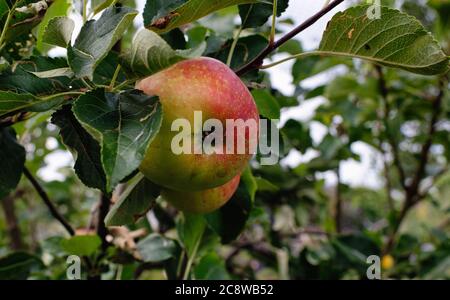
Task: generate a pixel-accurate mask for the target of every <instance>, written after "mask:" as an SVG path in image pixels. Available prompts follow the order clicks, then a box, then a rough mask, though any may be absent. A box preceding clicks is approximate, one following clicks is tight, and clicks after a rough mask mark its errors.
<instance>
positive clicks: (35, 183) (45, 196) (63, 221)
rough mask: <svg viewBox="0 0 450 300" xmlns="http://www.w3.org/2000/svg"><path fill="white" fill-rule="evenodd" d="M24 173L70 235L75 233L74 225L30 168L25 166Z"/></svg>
mask: <svg viewBox="0 0 450 300" xmlns="http://www.w3.org/2000/svg"><path fill="white" fill-rule="evenodd" d="M23 174H24V175H25V177H27V179H28V180H29V181H30V183H31V185H33V187H34V189H35V190H36V192H37V193H38V194H39V196H40V197H41V199H42V200H43V201H44V203H45V205H46V206H47V207H48V209H49V210H50V213H51V214H52V216H53V217H54V218H55V219H56V220H58V221H59V223H61V225H62V226H63V227H64V228H65V229H66V230H67V232H68V233H69V234H70V235H72V236H73V235H75V230H74V229H73V228H72V226H71V225H70V224H69V222H67V220H66V219H65V218H64V217H63V216H62V215H61V214H60V213H59V212H58V210H57V209H56V207H55V205H54V204H53V202H52V201H51V200H50V198H49V197H48V194H47V193H46V192H45V190H44V188H43V187H42V186H41V184H40V183H39V182H38V181H37V179H36V178H34V176H33V175H32V174H31V172H30V170H28V169H27V168H26V167H24V168H23Z"/></svg>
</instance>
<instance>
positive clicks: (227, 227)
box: [205, 169, 258, 244]
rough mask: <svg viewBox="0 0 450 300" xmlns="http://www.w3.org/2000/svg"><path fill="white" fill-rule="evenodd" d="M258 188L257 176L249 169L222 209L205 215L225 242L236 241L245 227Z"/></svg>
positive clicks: (209, 223)
mask: <svg viewBox="0 0 450 300" xmlns="http://www.w3.org/2000/svg"><path fill="white" fill-rule="evenodd" d="M257 189H258V185H257V183H256V181H255V178H254V177H253V175H252V174H251V172H250V170H249V169H247V170H246V171H245V172H244V173H243V174H242V176H241V182H240V183H239V187H238V189H237V191H236V193H235V194H234V195H233V197H232V198H231V199H230V201H228V202H227V204H225V205H224V206H223V207H222V208H221V209H220V210H218V211H215V212H213V213H211V214H208V215H206V216H205V218H206V221H207V222H208V226H209V227H211V228H212V229H213V230H214V231H215V232H216V233H217V234H218V235H219V236H220V238H221V241H222V243H223V244H227V243H230V242H232V241H234V240H235V239H236V238H237V237H238V236H239V234H240V233H241V232H242V230H243V229H244V228H245V225H246V223H247V220H248V218H249V216H250V212H251V210H252V208H253V202H254V197H255V193H256V190H257ZM230 220H233V221H232V222H230Z"/></svg>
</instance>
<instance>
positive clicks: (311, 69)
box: [292, 52, 352, 84]
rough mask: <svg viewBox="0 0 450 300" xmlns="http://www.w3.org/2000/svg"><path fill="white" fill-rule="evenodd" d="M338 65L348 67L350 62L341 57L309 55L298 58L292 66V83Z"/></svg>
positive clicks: (297, 82)
mask: <svg viewBox="0 0 450 300" xmlns="http://www.w3.org/2000/svg"><path fill="white" fill-rule="evenodd" d="M297 53H298V52H297ZM338 65H347V66H349V67H350V66H351V65H352V63H351V61H349V60H348V59H345V58H343V57H322V56H310V57H305V58H301V59H298V60H297V61H296V62H295V63H294V65H293V66H292V77H293V78H294V80H293V83H294V84H299V83H300V82H301V81H302V80H305V79H307V78H309V77H312V76H315V75H318V74H320V73H322V72H325V71H328V70H330V69H331V68H333V67H336V66H338Z"/></svg>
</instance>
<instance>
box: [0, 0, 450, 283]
mask: <svg viewBox="0 0 450 300" xmlns="http://www.w3.org/2000/svg"><path fill="white" fill-rule="evenodd" d="M129 2H130V1H123V4H122V1H110V0H106V1H104V2H103V1H101V2H98V1H91V7H90V9H89V10H87V8H86V7H83V8H82V12H83V19H84V22H83V26H82V27H81V30H80V32H79V34H78V36H76V37H74V36H73V35H74V32H75V30H74V29H75V22H74V21H73V20H72V19H71V18H70V17H69V15H70V14H69V12H73V11H74V9H75V8H72V7H71V1H68V0H55V1H45V0H42V1H33V0H19V1H9V0H8V1H5V0H3V1H2V0H0V10H1V11H0V18H1V20H0V24H1V25H2V28H3V30H2V32H1V36H0V51H1V53H0V54H1V58H0V59H1V69H0V70H1V71H0V199H2V198H4V199H3V200H0V201H1V203H2V207H3V210H4V212H5V219H4V221H3V219H0V232H6V231H7V232H8V238H6V237H5V238H4V237H3V236H0V255H1V254H5V256H4V258H2V259H0V278H55V279H63V278H65V276H66V267H67V265H66V263H65V258H66V257H67V256H69V255H78V256H80V257H83V267H84V270H83V272H82V274H83V276H84V277H87V278H96V277H101V278H105V279H113V278H117V279H132V278H169V279H175V278H195V279H229V278H256V279H265V278H278V279H286V278H292V279H300V278H323V279H324V278H364V276H366V270H367V267H368V265H367V263H366V258H367V257H368V256H370V255H380V256H381V255H384V258H391V257H393V258H394V261H395V267H392V266H390V265H389V264H387V263H384V265H385V266H384V267H385V269H386V275H384V276H386V277H394V278H402V277H409V278H411V277H420V278H449V276H450V274H448V269H450V268H448V266H449V263H450V260H449V256H448V253H449V251H448V249H449V247H450V245H449V244H448V241H449V235H448V233H447V232H446V229H448V226H449V225H448V222H447V221H448V218H449V215H448V213H449V203H448V199H447V198H446V197H445V195H446V194H445V193H446V191H448V189H449V182H448V181H449V177H448V161H449V159H450V157H449V156H450V142H449V138H448V136H449V132H448V119H449V116H450V110H449V109H448V108H449V104H450V102H449V101H450V98H449V94H448V78H446V77H445V75H440V76H439V78H437V77H435V76H430V77H426V76H422V75H437V74H444V73H446V72H447V71H448V56H447V55H446V54H445V52H444V51H446V52H447V53H448V52H449V51H450V46H449V45H450V44H449V43H450V42H449V41H450V38H449V32H448V24H449V20H448V14H445V11H448V7H449V5H450V3H449V2H448V1H430V5H429V6H417V7H414V6H412V7H404V8H403V10H405V11H407V12H408V13H409V14H410V15H414V16H416V17H417V18H419V19H420V22H419V21H417V20H416V19H415V18H413V17H411V16H410V15H408V14H406V13H403V12H400V11H399V10H396V9H392V8H387V7H383V8H382V14H381V15H382V17H381V19H376V20H370V21H368V20H367V18H366V11H367V8H368V7H367V6H356V7H351V8H348V9H346V10H344V11H343V12H340V13H338V14H337V15H335V16H334V17H333V19H332V20H331V21H330V23H329V24H328V27H327V30H326V31H325V32H324V34H323V38H322V42H321V44H320V46H319V48H318V50H317V51H314V52H304V51H303V50H302V45H301V43H300V42H298V41H297V40H290V41H288V42H286V43H284V44H283V45H280V46H281V47H280V48H279V50H278V51H279V53H284V54H287V55H292V59H296V61H295V63H294V65H293V67H292V77H293V84H295V85H296V86H297V89H296V92H295V94H294V95H284V94H283V93H282V92H280V91H278V90H276V89H275V88H273V87H272V85H271V82H270V76H268V74H267V73H265V72H263V71H260V70H257V69H253V70H249V72H247V73H246V74H244V75H242V80H243V81H244V82H245V83H247V85H248V86H249V87H250V88H251V90H252V94H253V96H254V98H255V101H256V104H257V105H258V108H259V112H260V114H261V117H263V118H267V119H269V120H272V121H273V122H277V120H278V119H280V115H281V112H282V111H283V110H288V109H290V108H292V107H295V106H298V105H300V104H304V103H307V102H308V101H311V102H312V101H316V100H317V98H318V97H322V99H326V100H325V101H323V102H321V103H323V104H321V105H320V106H319V108H318V109H317V112H316V114H315V116H314V118H313V119H312V120H309V121H308V122H301V121H298V120H294V119H291V120H288V121H287V122H284V123H283V124H278V125H279V127H280V128H279V131H280V133H281V137H282V139H281V142H282V149H281V151H280V153H278V155H279V158H280V161H281V162H282V163H281V164H279V165H276V166H262V165H260V163H259V159H260V157H259V155H258V156H257V157H256V159H255V160H254V161H252V163H251V166H249V168H248V169H247V170H246V171H245V172H244V174H243V176H242V179H241V183H240V185H239V188H238V190H237V192H236V194H235V195H234V196H233V198H232V199H231V200H230V201H229V203H227V204H226V205H225V206H224V207H223V208H222V209H220V210H219V211H217V212H214V213H212V214H208V215H205V216H195V215H183V214H181V213H178V212H177V211H176V210H175V209H174V208H173V207H171V206H170V205H169V204H168V203H166V202H165V201H164V199H161V198H160V197H159V190H158V187H157V186H155V185H154V184H153V183H152V182H150V181H148V180H147V179H145V178H144V177H143V176H142V175H141V174H139V172H138V171H137V169H138V167H139V165H140V163H141V161H142V158H143V156H144V154H145V152H146V149H147V147H148V145H149V144H150V143H151V142H152V139H153V138H154V136H155V135H156V134H157V133H158V131H159V127H160V125H161V120H162V118H163V114H162V109H161V105H160V103H159V100H158V98H157V97H149V96H147V95H145V94H143V93H142V92H140V91H138V90H135V89H133V86H134V83H135V82H136V80H138V79H139V78H143V77H145V76H148V75H151V74H153V73H155V72H158V71H160V70H162V69H164V68H167V67H168V66H170V65H172V64H174V63H176V62H178V61H180V60H184V59H189V58H192V57H197V56H210V57H213V58H216V59H219V60H221V61H223V62H224V63H228V64H229V65H230V67H231V68H232V69H234V70H239V69H242V68H243V67H245V66H247V65H248V63H250V62H252V61H254V60H255V59H257V58H258V56H259V55H260V54H261V53H262V52H263V50H264V49H266V48H267V47H268V46H270V45H271V44H270V43H271V41H273V36H272V34H273V31H271V28H270V26H268V25H266V24H267V23H268V21H269V19H270V17H271V16H272V14H273V13H274V9H273V7H272V4H271V3H270V1H269V2H267V1H251V0H226V1H212V0H211V1H198V0H171V1H159V0H158V1H156V0H148V1H147V3H146V5H145V9H144V11H143V12H138V11H136V10H135V9H134V8H132V7H129V6H126V5H130V3H129ZM83 3H84V4H85V3H86V1H83ZM277 4H278V5H277V12H276V14H277V17H280V16H282V13H283V12H284V11H285V10H286V9H287V7H288V4H289V1H287V0H279V1H278V3H277ZM86 11H90V12H91V15H92V16H93V15H97V14H98V15H99V17H98V18H95V19H90V20H87V18H88V17H89V16H90V15H89V14H87V13H86ZM424 11H426V12H427V13H426V14H425V13H424ZM419 13H420V14H419ZM138 14H142V15H143V22H144V26H145V28H143V29H138V28H135V27H134V26H133V20H134V19H135V17H136V16H137V15H138ZM237 15H239V16H240V18H241V23H240V25H239V28H236V25H235V22H234V21H235V18H236V16H237ZM429 15H433V16H434V17H436V18H438V19H439V22H435V23H434V25H435V26H436V28H429V29H433V31H434V32H435V36H434V37H433V35H431V34H430V33H428V31H427V30H426V29H425V28H424V27H423V25H421V24H425V25H427V24H428V25H430V24H431V23H430V22H427V18H428V16H429ZM284 21H285V23H287V24H289V23H291V22H290V20H284ZM430 26H431V25H430ZM435 38H437V40H436V39H435ZM440 42H441V44H440ZM53 47H58V48H59V49H62V48H63V49H65V51H66V53H67V55H66V57H64V58H50V57H49V56H48V51H49V50H50V49H52V48H53ZM442 48H444V51H443V50H442ZM271 54H273V53H271ZM351 58H356V59H358V60H352V59H351ZM361 59H362V60H363V61H364V62H361ZM374 63H375V64H377V66H374ZM380 66H387V67H393V68H397V69H382V68H381V67H380ZM339 68H341V69H342V68H343V69H344V70H345V74H344V75H335V76H334V79H333V80H330V81H329V82H328V83H326V84H323V85H320V86H318V87H315V88H314V89H311V90H310V89H306V88H303V87H302V81H303V80H305V79H307V78H311V77H314V76H316V75H318V74H322V73H325V72H327V73H330V72H329V71H331V73H332V72H333V70H335V69H339ZM398 69H401V71H399V70H398ZM405 71H408V72H412V73H416V74H420V75H413V74H410V73H407V72H405ZM440 122H442V124H440ZM319 124H320V125H319ZM438 125H439V126H438ZM55 126H56V127H57V128H58V129H59V130H56V127H55ZM313 126H321V127H323V128H325V129H326V134H325V136H324V137H323V139H321V140H320V141H315V140H314V138H313V137H314V135H313V132H312V128H313ZM430 128H432V129H430ZM411 132H413V133H411ZM57 134H59V136H60V139H59V141H60V142H59V141H56V140H55V137H56V136H57ZM17 138H18V140H17ZM49 141H53V142H55V141H56V146H54V147H52V146H51V145H49V144H51V143H50V142H49ZM357 143H364V144H366V145H368V146H370V147H371V148H372V149H374V151H375V152H377V153H379V154H381V156H382V159H380V160H381V161H382V163H383V173H382V175H381V176H384V177H385V183H386V184H385V188H365V187H356V188H355V187H353V186H350V185H347V184H344V183H343V182H342V181H341V179H340V177H341V176H340V175H341V166H342V163H343V162H345V161H348V160H360V157H359V155H358V153H356V152H355V151H354V147H353V146H354V145H355V144H357ZM432 146H433V147H432ZM65 149H67V150H69V151H70V152H71V153H72V154H73V159H74V168H73V170H72V169H65V170H63V171H62V173H63V174H64V180H65V182H64V183H62V182H57V181H55V182H46V183H45V184H44V186H43V187H44V189H45V190H46V191H48V195H47V196H48V198H50V199H52V200H53V201H54V202H55V205H56V207H57V208H58V210H59V211H60V212H61V213H62V214H63V215H64V217H65V218H67V219H68V220H69V221H70V223H71V224H72V226H73V227H74V228H77V230H76V235H75V236H73V237H71V238H65V237H64V235H63V233H62V232H59V231H58V230H60V229H59V227H58V228H56V229H55V228H54V227H53V226H44V227H45V228H47V229H46V230H45V231H44V233H42V232H37V231H36V230H42V229H39V228H38V229H36V226H35V225H36V222H38V223H39V224H47V225H54V226H56V225H55V224H56V223H55V222H54V221H52V219H51V218H50V217H49V216H48V214H47V212H46V210H45V207H43V206H42V205H40V202H38V201H37V199H38V195H36V194H35V192H34V191H33V186H34V187H35V184H34V185H33V182H32V181H31V185H30V183H28V181H26V180H25V178H23V180H22V181H20V180H21V177H22V176H21V175H22V172H24V171H25V172H27V173H31V174H35V173H36V172H37V171H38V170H40V169H42V167H44V166H45V165H46V164H47V162H46V160H45V159H46V157H48V156H50V155H52V154H54V153H56V152H58V151H62V150H65ZM295 153H302V154H305V153H313V154H314V157H315V158H313V159H312V160H310V161H308V162H304V163H301V164H299V165H297V166H295V167H287V166H286V164H285V163H284V162H286V161H289V157H290V156H291V155H293V154H295ZM424 153H425V154H424ZM424 155H426V156H425V157H424ZM424 160H425V162H424ZM25 164H26V165H27V167H26V168H25V167H24V166H25ZM329 173H335V174H337V178H338V181H337V185H336V187H330V186H329V184H327V181H326V180H325V179H324V175H326V174H329ZM27 177H29V176H27ZM429 181H430V182H431V183H432V184H431V188H427V187H424V188H422V185H426V184H427V183H428V182H429ZM41 194H42V193H41ZM41 196H42V195H41ZM95 198H100V203H97V201H96V200H95ZM110 198H112V199H113V200H114V203H115V204H114V206H113V207H111V208H109V201H110ZM105 199H106V200H105ZM20 200H22V201H20ZM105 206H106V209H104V207H105ZM36 207H40V209H39V210H36V209H35V208H36ZM16 211H20V212H21V215H22V211H23V212H24V213H23V214H24V217H23V219H22V218H21V224H22V223H24V224H27V225H26V226H25V225H23V226H19V227H18V220H17V215H16ZM406 213H409V215H408V216H410V215H412V214H413V213H415V214H418V215H420V214H422V216H421V218H419V217H416V218H409V219H407V220H406V221H409V222H406V223H407V224H406V225H408V227H407V228H408V229H409V230H406V231H401V232H400V233H399V227H400V225H402V224H404V223H405V222H403V219H404V218H405V214H406ZM430 216H432V218H430ZM410 219H413V221H410ZM429 219H434V220H440V221H441V222H442V224H435V223H432V224H431V223H428V222H426V220H429ZM446 220H447V221H446ZM409 223H412V224H409ZM105 225H106V226H111V227H109V229H106V227H105ZM124 225H126V227H115V226H124ZM17 227H18V228H17ZM5 229H7V230H5ZM105 229H106V230H107V232H106V233H107V234H108V235H109V237H108V238H107V237H106V233H105ZM55 231H56V233H55ZM447 231H448V230H447ZM38 236H39V239H38V238H37V237H38ZM42 236H44V238H42ZM24 237H27V238H24ZM7 241H9V245H10V246H11V248H13V249H14V250H19V251H16V252H9V251H7V250H6V249H7V247H3V244H6V242H7ZM424 249H425V250H424ZM22 250H33V251H32V252H33V253H36V254H33V255H31V254H28V252H23V251H22ZM3 252H4V253H3ZM30 252H31V251H30ZM383 261H388V260H387V259H384V260H383Z"/></svg>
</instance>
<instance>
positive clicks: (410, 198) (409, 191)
mask: <svg viewBox="0 0 450 300" xmlns="http://www.w3.org/2000/svg"><path fill="white" fill-rule="evenodd" d="M445 87H446V79H445V77H444V78H441V80H439V94H438V95H437V96H436V97H435V99H434V100H433V108H432V115H431V119H430V125H429V129H428V138H427V140H426V141H425V144H423V146H422V150H421V154H420V159H419V166H418V168H417V171H416V173H415V176H414V178H413V180H412V182H411V184H410V185H408V186H407V187H406V188H405V202H404V204H403V208H402V210H401V211H400V215H399V216H398V219H397V222H396V224H395V226H394V229H393V230H392V232H391V234H390V236H389V238H388V242H387V244H386V247H385V249H384V251H383V252H384V253H385V254H387V253H389V252H391V251H392V248H393V247H394V244H395V241H396V239H397V235H398V232H399V230H400V226H401V224H402V222H403V220H404V218H405V217H406V215H407V213H408V211H409V210H410V209H411V208H412V207H414V205H416V204H417V203H418V202H420V200H422V199H423V197H421V193H420V192H419V187H420V183H421V182H422V181H423V179H424V177H425V176H426V174H425V169H426V166H427V164H428V160H429V156H430V152H431V151H430V150H431V146H432V145H433V138H434V134H435V133H436V125H437V123H438V121H439V115H440V113H441V107H442V100H443V98H444V90H445Z"/></svg>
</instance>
